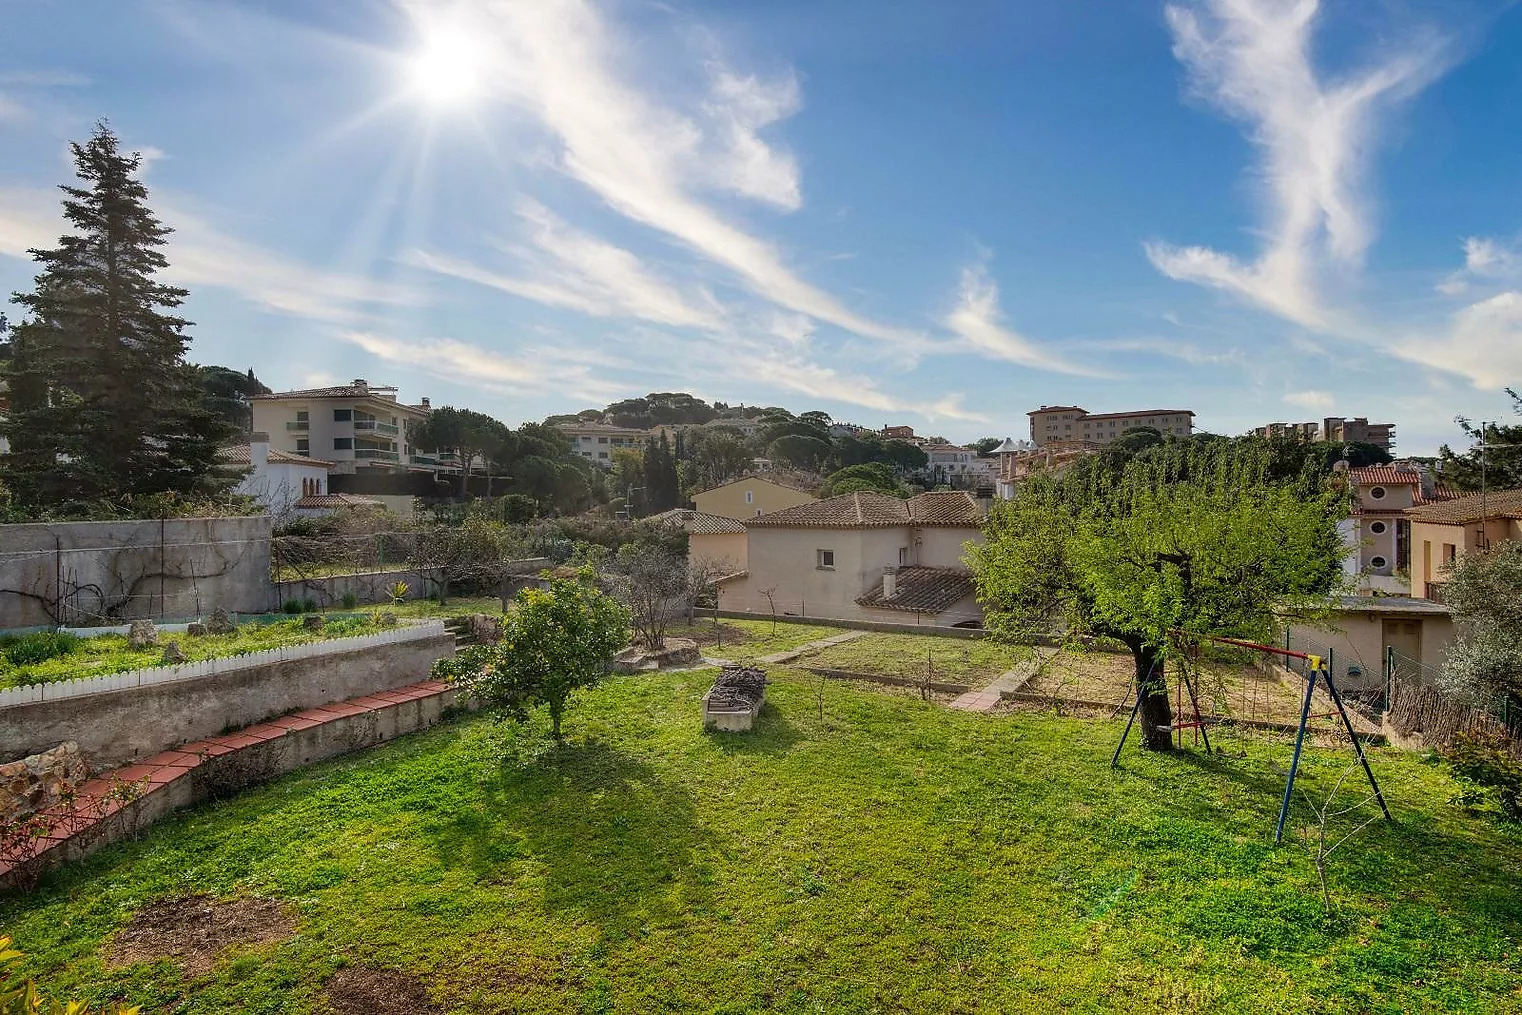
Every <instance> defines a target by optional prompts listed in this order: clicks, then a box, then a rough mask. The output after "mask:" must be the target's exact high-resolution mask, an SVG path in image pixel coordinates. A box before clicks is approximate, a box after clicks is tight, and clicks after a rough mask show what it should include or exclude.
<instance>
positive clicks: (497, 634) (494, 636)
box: [469, 613, 502, 645]
mask: <svg viewBox="0 0 1522 1015" xmlns="http://www.w3.org/2000/svg"><path fill="white" fill-rule="evenodd" d="M469 624H470V633H471V635H472V636H473V637H474V638H475V639H476V641H477V642H478V643H479V644H482V645H495V644H497V642H499V641H501V640H502V618H501V617H493V616H492V615H491V614H489V613H472V614H471V615H470V618H469Z"/></svg>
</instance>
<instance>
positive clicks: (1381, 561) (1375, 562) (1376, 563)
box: [1369, 557, 1390, 570]
mask: <svg viewBox="0 0 1522 1015" xmlns="http://www.w3.org/2000/svg"><path fill="white" fill-rule="evenodd" d="M1389 563H1390V562H1389V561H1388V560H1386V559H1385V558H1383V557H1370V558H1369V566H1370V567H1372V568H1375V569H1376V570H1377V569H1379V568H1382V567H1385V566H1387V565H1388V564H1389Z"/></svg>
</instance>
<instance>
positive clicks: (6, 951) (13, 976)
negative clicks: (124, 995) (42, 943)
mask: <svg viewBox="0 0 1522 1015" xmlns="http://www.w3.org/2000/svg"><path fill="white" fill-rule="evenodd" d="M23 957H24V955H23V953H21V952H18V951H16V950H15V949H14V948H12V947H11V939H10V938H9V937H8V936H5V935H0V1012H4V1013H5V1015H11V1013H15V1015H138V1013H139V1012H140V1011H141V1010H142V1009H140V1008H138V1007H137V1006H136V1005H133V1006H132V1007H130V1008H128V1007H126V1006H124V1005H118V1004H108V1005H105V1006H103V1007H100V1008H95V1007H93V1006H90V1005H87V1004H85V1003H83V1002H81V1001H69V1002H67V1003H60V1002H58V1001H45V1000H43V998H42V995H41V994H40V993H38V991H37V981H36V980H32V979H25V980H23V979H22V978H21V976H20V973H19V971H18V970H17V968H16V967H17V966H19V965H20V964H21V960H22V958H23Z"/></svg>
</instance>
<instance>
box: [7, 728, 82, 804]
mask: <svg viewBox="0 0 1522 1015" xmlns="http://www.w3.org/2000/svg"><path fill="white" fill-rule="evenodd" d="M89 776H90V772H89V769H88V768H87V767H86V766H85V762H84V758H83V757H81V756H80V753H79V745H78V744H76V743H74V742H73V741H72V740H70V741H66V742H64V743H61V744H59V745H58V746H57V747H54V748H52V749H51V750H47V751H43V752H42V753H41V754H33V755H31V756H29V757H26V758H22V759H20V760H18V761H11V762H7V763H5V764H3V765H0V822H7V821H14V820H16V819H18V818H24V817H27V816H28V815H31V814H35V813H37V812H38V811H42V810H46V809H47V808H49V807H52V806H53V805H54V804H57V803H59V802H60V801H62V800H64V799H66V798H68V797H71V796H73V794H74V793H75V791H76V790H78V788H79V787H80V786H81V785H83V784H84V782H85V780H86V779H88V778H89Z"/></svg>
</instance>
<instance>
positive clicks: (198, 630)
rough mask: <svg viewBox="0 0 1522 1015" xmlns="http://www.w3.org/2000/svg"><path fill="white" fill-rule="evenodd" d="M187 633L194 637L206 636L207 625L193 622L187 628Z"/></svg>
mask: <svg viewBox="0 0 1522 1015" xmlns="http://www.w3.org/2000/svg"><path fill="white" fill-rule="evenodd" d="M185 633H186V634H188V635H190V636H191V637H192V638H204V637H206V625H205V624H202V623H199V622H196V623H192V624H190V625H189V626H187V627H186V628H185Z"/></svg>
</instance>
